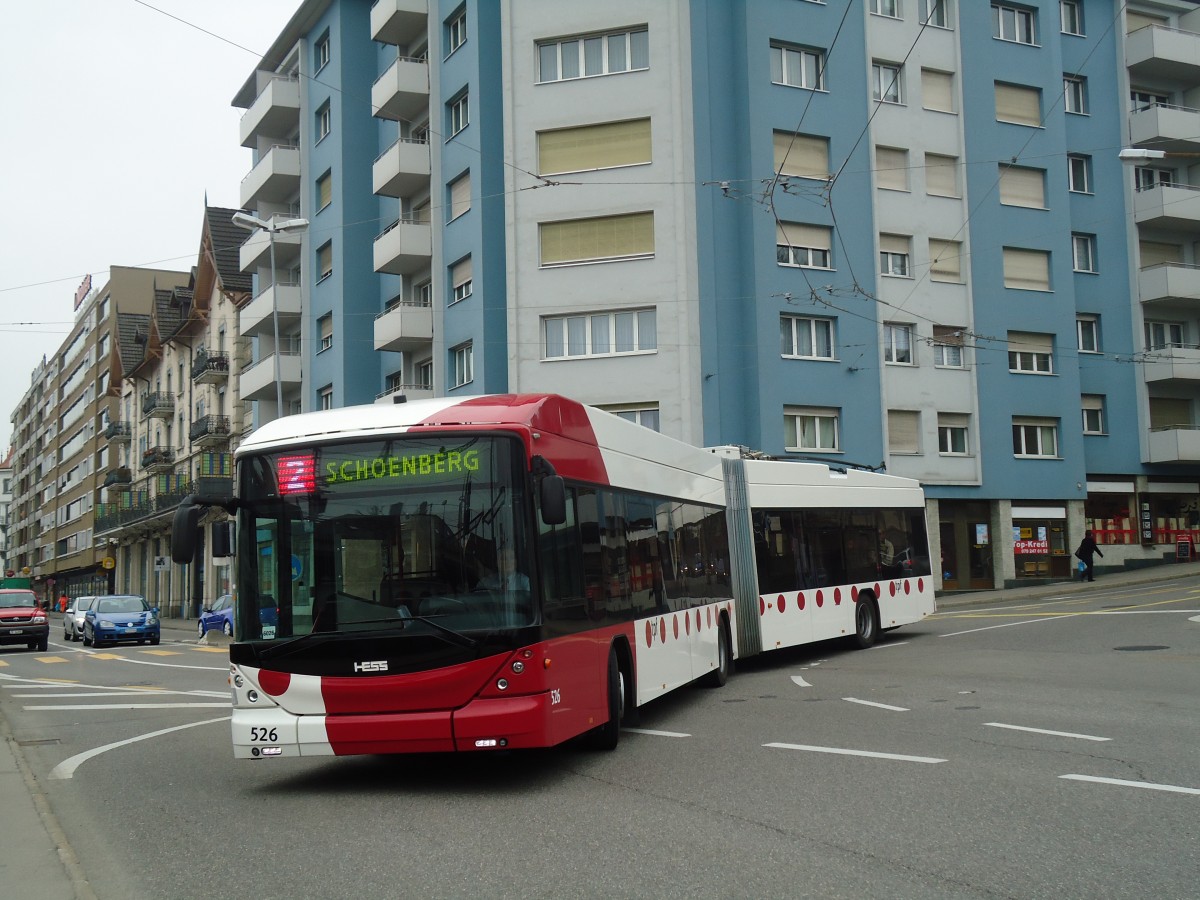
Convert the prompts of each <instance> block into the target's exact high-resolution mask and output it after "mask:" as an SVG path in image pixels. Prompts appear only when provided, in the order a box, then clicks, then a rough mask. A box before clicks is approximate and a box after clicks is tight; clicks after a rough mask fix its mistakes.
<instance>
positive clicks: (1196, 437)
mask: <svg viewBox="0 0 1200 900" xmlns="http://www.w3.org/2000/svg"><path fill="white" fill-rule="evenodd" d="M1149 450H1150V458H1149V459H1148V460H1146V462H1150V463H1197V462H1200V427H1198V426H1196V425H1167V426H1164V427H1160V428H1151V429H1150V446H1149Z"/></svg>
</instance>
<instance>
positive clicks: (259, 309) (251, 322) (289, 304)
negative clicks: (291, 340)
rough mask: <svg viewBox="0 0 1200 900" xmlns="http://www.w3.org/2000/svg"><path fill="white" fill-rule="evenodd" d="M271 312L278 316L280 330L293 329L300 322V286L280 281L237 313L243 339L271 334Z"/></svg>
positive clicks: (272, 324)
mask: <svg viewBox="0 0 1200 900" xmlns="http://www.w3.org/2000/svg"><path fill="white" fill-rule="evenodd" d="M272 312H275V313H276V314H278V316H279V327H280V328H286V327H294V325H295V323H296V322H299V321H300V312H301V305H300V285H298V284H293V283H291V282H287V281H280V282H278V283H276V284H272V285H269V286H267V287H265V288H263V289H262V290H261V291H260V292H259V294H258V296H257V297H255V298H254V299H253V300H251V301H250V302H249V303H247V304H246V305H245V306H243V307H242V308H241V310H239V311H238V330H239V331H240V332H241V334H242V336H243V337H252V336H254V335H259V334H273V333H274V331H275V327H274V320H273V318H272V316H271V313H272Z"/></svg>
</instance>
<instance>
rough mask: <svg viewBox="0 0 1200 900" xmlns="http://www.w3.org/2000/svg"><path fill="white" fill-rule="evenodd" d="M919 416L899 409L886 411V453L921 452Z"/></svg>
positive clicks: (913, 412) (917, 413)
mask: <svg viewBox="0 0 1200 900" xmlns="http://www.w3.org/2000/svg"><path fill="white" fill-rule="evenodd" d="M920 426H921V414H920V413H919V412H915V411H910V410H901V409H889V410H888V452H889V453H920V452H921V440H920V439H921V435H920Z"/></svg>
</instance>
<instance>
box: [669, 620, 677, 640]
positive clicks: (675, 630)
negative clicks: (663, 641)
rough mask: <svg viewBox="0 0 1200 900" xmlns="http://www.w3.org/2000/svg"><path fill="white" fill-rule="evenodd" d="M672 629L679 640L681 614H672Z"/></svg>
mask: <svg viewBox="0 0 1200 900" xmlns="http://www.w3.org/2000/svg"><path fill="white" fill-rule="evenodd" d="M671 630H672V631H674V632H675V640H679V616H671Z"/></svg>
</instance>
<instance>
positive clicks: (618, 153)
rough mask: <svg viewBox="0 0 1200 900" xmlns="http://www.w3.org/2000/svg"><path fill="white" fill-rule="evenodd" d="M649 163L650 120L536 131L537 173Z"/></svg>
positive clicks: (581, 170)
mask: <svg viewBox="0 0 1200 900" xmlns="http://www.w3.org/2000/svg"><path fill="white" fill-rule="evenodd" d="M648 162H651V141H650V120H649V119H631V120H630V121H627V122H602V123H599V124H596V125H583V126H580V127H578V128H559V129H556V130H554V131H542V132H539V133H538V172H539V173H541V174H543V175H546V174H558V173H561V172H586V171H589V170H591V169H610V168H615V167H617V166H632V165H637V164H638V163H648Z"/></svg>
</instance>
